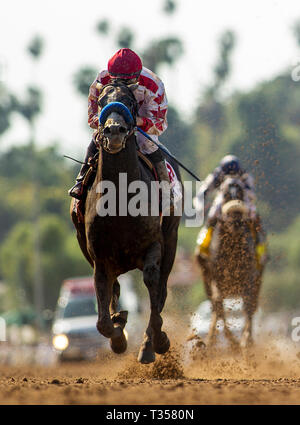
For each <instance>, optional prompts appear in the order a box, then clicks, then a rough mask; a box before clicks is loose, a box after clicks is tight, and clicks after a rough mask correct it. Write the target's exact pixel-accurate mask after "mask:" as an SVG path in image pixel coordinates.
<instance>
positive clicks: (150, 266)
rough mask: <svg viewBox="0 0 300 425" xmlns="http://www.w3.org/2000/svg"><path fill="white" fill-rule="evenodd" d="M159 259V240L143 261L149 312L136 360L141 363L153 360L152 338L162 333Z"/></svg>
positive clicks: (155, 338) (154, 338)
mask: <svg viewBox="0 0 300 425" xmlns="http://www.w3.org/2000/svg"><path fill="white" fill-rule="evenodd" d="M160 261H161V245H160V243H159V242H156V243H154V244H153V245H152V246H151V247H150V249H149V250H148V252H147V254H146V256H145V261H144V269H143V275H144V282H145V285H146V286H147V288H148V291H149V296H150V307H151V314H150V320H149V324H148V327H147V329H146V332H145V335H144V341H143V343H142V346H141V348H140V351H139V355H138V361H139V362H141V363H152V362H154V360H155V353H154V347H153V340H155V341H156V340H157V338H158V336H159V335H161V334H162V332H161V326H162V318H161V316H160V314H159V313H160V312H159V301H160V290H159V283H160Z"/></svg>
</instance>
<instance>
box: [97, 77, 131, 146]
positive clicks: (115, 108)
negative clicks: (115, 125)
mask: <svg viewBox="0 0 300 425" xmlns="http://www.w3.org/2000/svg"><path fill="white" fill-rule="evenodd" d="M120 86H121V87H126V91H127V93H128V97H129V101H127V102H126V103H127V105H128V103H129V107H128V106H127V105H126V104H125V103H124V102H122V101H120V102H110V103H107V104H106V105H105V106H103V107H102V110H101V113H100V117H101V115H102V113H104V119H103V121H104V120H105V116H106V114H105V109H107V110H108V111H109V113H111V112H117V113H119V114H120V115H122V116H123V118H124V120H125V122H126V124H127V125H128V129H127V132H126V135H125V136H124V138H123V141H122V144H121V149H120V150H122V149H124V148H125V147H126V143H127V141H128V139H129V138H130V137H131V136H132V135H133V134H134V132H135V129H136V115H137V111H138V104H137V101H136V98H135V96H134V94H133V92H132V91H131V90H130V88H129V87H128V86H127V85H126V84H124V83H122V82H110V83H108V84H106V85H105V86H103V87H102V89H101V91H100V94H99V100H98V105H99V106H101V105H100V102H101V99H100V96H101V93H102V92H103V90H105V89H106V88H107V87H113V88H116V87H120ZM126 100H127V98H126ZM110 105H111V106H112V107H111V108H110ZM107 113H108V112H107ZM95 139H96V144H97V145H98V147H100V146H102V147H103V149H104V150H105V151H106V152H108V153H111V151H110V150H109V147H108V144H109V140H108V138H107V137H105V127H104V122H102V123H100V125H99V131H98V133H97V135H96V138H95Z"/></svg>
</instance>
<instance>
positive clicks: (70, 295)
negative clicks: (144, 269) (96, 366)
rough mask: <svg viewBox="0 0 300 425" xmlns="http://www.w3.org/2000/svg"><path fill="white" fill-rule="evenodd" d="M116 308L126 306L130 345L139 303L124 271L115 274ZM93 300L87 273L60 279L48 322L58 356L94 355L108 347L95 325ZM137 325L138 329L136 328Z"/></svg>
mask: <svg viewBox="0 0 300 425" xmlns="http://www.w3.org/2000/svg"><path fill="white" fill-rule="evenodd" d="M119 282H120V285H121V295H120V300H119V309H120V310H128V312H129V314H128V323H127V325H126V328H125V332H126V334H127V335H129V341H130V343H131V345H133V344H134V343H135V342H136V343H138V342H137V341H136V339H135V335H136V334H137V333H138V332H139V331H140V329H139V324H140V323H141V319H140V317H139V316H140V314H139V303H138V299H137V296H136V293H135V291H134V289H133V285H132V282H131V278H130V277H129V276H128V275H122V276H120V277H119ZM97 319H98V312H97V300H96V294H95V290H94V280H93V278H91V277H87V278H74V279H68V280H66V281H64V283H63V286H62V289H61V293H60V297H59V299H58V303H57V310H56V314H55V320H54V322H53V326H52V343H53V348H54V350H55V353H56V355H57V358H58V360H61V361H63V360H81V359H94V358H96V356H97V353H98V352H99V350H110V347H109V340H108V339H107V338H105V337H104V336H102V335H101V334H100V333H99V332H98V330H97V328H96V323H97ZM137 328H138V329H137Z"/></svg>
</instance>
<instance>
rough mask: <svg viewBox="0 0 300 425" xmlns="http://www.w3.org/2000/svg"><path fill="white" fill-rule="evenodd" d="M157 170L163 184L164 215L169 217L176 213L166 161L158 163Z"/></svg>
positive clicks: (156, 164)
mask: <svg viewBox="0 0 300 425" xmlns="http://www.w3.org/2000/svg"><path fill="white" fill-rule="evenodd" d="M155 168H156V171H157V175H158V178H159V181H160V182H161V185H160V186H161V195H162V215H164V216H169V215H171V214H172V213H173V212H174V196H173V191H172V189H171V185H170V178H169V173H168V170H167V167H166V163H165V161H164V160H163V161H159V162H156V163H155Z"/></svg>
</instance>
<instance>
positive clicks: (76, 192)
mask: <svg viewBox="0 0 300 425" xmlns="http://www.w3.org/2000/svg"><path fill="white" fill-rule="evenodd" d="M88 169H89V167H88V166H86V165H84V166H83V167H81V169H80V171H79V174H78V176H77V177H76V183H75V184H74V186H73V187H71V189H70V190H69V191H68V194H69V195H70V196H72V198H76V199H82V195H83V179H84V177H85V175H86V173H87V170H88Z"/></svg>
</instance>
